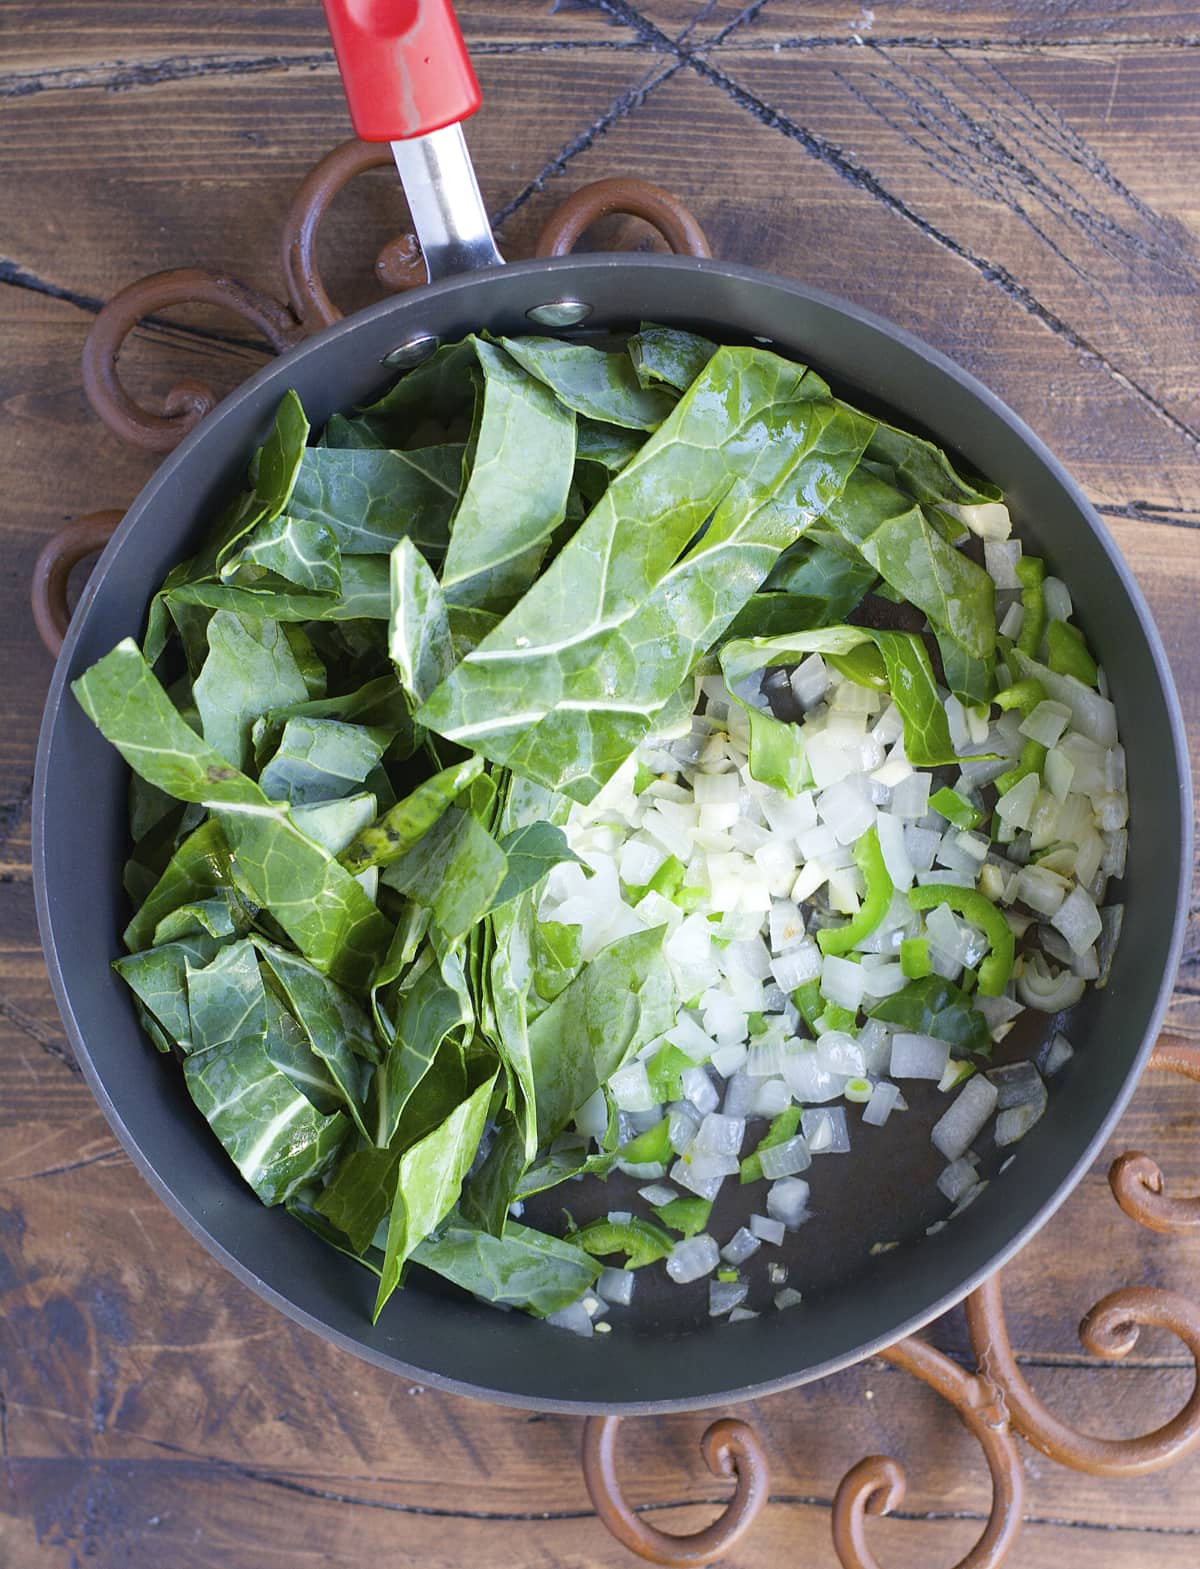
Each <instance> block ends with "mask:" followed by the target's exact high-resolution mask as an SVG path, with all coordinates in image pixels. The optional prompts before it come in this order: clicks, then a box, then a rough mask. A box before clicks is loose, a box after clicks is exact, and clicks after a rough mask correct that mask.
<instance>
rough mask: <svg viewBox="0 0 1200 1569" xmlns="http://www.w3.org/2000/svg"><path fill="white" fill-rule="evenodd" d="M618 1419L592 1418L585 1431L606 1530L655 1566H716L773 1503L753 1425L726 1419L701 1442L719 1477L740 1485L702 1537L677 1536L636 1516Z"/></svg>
mask: <svg viewBox="0 0 1200 1569" xmlns="http://www.w3.org/2000/svg"><path fill="white" fill-rule="evenodd" d="M621 1420H622V1419H621V1418H620V1417H617V1416H592V1417H588V1419H587V1420H586V1422H585V1423H584V1425H583V1479H584V1481H585V1483H586V1484H587V1490H588V1492H589V1494H590V1495H591V1499H592V1502H593V1504H595V1506H596V1513H597V1514H598V1515H599V1517H600V1519H601V1521H602V1522H603V1524H604V1526H605V1528H606V1529H607V1530H608V1531H610V1532H611V1533H612V1535H613V1536H615V1537H616V1539H617V1541H618V1542H621V1543H622V1544H623V1545H624V1546H625V1547H628V1548H629V1550H630V1551H631V1552H634V1553H637V1554H638V1555H639V1557H641V1558H647V1559H649V1561H650V1562H651V1563H653V1564H669V1565H690V1564H710V1563H712V1562H713V1560H714V1559H716V1558H720V1557H721V1556H722V1555H723V1554H725V1553H727V1552H729V1550H730V1549H731V1548H732V1547H733V1546H734V1545H735V1544H736V1543H737V1542H738V1541H739V1540H740V1539H741V1538H742V1537H743V1536H744V1535H745V1534H746V1532H747V1531H748V1530H749V1529H750V1527H751V1526H752V1525H753V1524H754V1521H755V1520H756V1519H757V1517H758V1514H759V1511H760V1510H761V1509H762V1507H763V1505H764V1504H765V1503H766V1501H767V1493H768V1488H769V1471H768V1468H767V1457H766V1453H765V1451H764V1449H763V1446H762V1443H761V1441H760V1439H759V1437H758V1434H757V1433H756V1432H755V1431H754V1429H753V1428H752V1427H751V1426H750V1425H749V1423H747V1422H739V1421H736V1420H735V1419H733V1418H730V1417H725V1418H723V1419H722V1420H721V1421H719V1422H714V1423H713V1424H712V1426H711V1427H709V1428H708V1429H707V1430H706V1432H705V1434H704V1437H703V1438H702V1439H701V1440H700V1451H701V1453H702V1454H703V1456H704V1460H705V1463H706V1465H707V1466H708V1469H709V1470H710V1471H711V1472H712V1474H713V1475H714V1476H719V1477H729V1476H732V1477H734V1478H735V1479H736V1483H737V1485H736V1487H735V1488H734V1493H733V1497H732V1498H731V1499H730V1500H729V1502H728V1503H727V1504H726V1506H725V1508H724V1509H723V1510H722V1511H721V1513H720V1514H719V1515H718V1516H717V1518H716V1519H715V1520H714V1521H712V1522H711V1524H709V1525H706V1526H705V1527H704V1529H703V1530H702V1531H695V1532H693V1533H691V1534H690V1535H687V1536H683V1535H677V1534H676V1533H674V1532H672V1531H660V1530H659V1529H658V1528H657V1526H653V1525H651V1524H650V1523H649V1522H648V1521H646V1520H644V1519H642V1518H641V1517H640V1516H639V1515H637V1514H635V1513H634V1511H633V1509H632V1508H631V1507H630V1505H629V1504H628V1503H627V1502H626V1500H625V1495H624V1493H623V1492H622V1491H621V1484H620V1482H619V1481H618V1480H617V1466H616V1447H617V1433H618V1431H619V1429H620V1426H621Z"/></svg>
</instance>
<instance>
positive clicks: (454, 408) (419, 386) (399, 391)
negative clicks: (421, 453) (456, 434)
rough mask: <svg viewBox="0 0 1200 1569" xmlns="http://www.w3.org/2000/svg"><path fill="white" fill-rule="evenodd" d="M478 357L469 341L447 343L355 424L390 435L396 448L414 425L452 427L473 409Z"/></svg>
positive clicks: (362, 411) (399, 382) (385, 394)
mask: <svg viewBox="0 0 1200 1569" xmlns="http://www.w3.org/2000/svg"><path fill="white" fill-rule="evenodd" d="M474 367H475V355H474V350H473V346H472V340H471V339H470V338H464V339H462V340H461V341H460V342H458V343H444V344H442V345H441V346H440V347H439V348H438V349H437V350H436V352H435V353H433V354H431V355H430V357H429V358H428V359H427V360H424V361H423V362H422V363H421V364H420V365H418V366H416V367H415V368H414V369H413V370H410V371H408V372H407V373H406V374H405V375H403V376H402V377H401V378H400V380H399V381H398V382H397V383H396V385H395V386H394V387H392V388H391V389H390V390H389V391H388V392H385V393H384V395H383V397H381V398H379V399H378V400H377V401H376V402H374V403H371V404H369V405H368V406H367V407H366V408H364V409H363V410H361V412H360V414H359V416H358V419H357V420H356V422H355V423H365V424H367V425H369V426H370V427H371V428H372V429H374V430H378V431H381V432H383V433H385V434H387V435H389V438H390V442H391V443H392V444H394V445H396V446H399V445H401V444H402V443H403V439H404V437H405V435H406V434H407V433H408V432H409V431H410V430H411V429H412V427H413V426H414V425H417V424H418V423H420V421H422V420H425V419H434V420H437V421H439V422H440V423H441V424H443V425H449V424H450V423H451V422H452V421H454V420H455V419H457V418H459V417H461V416H462V415H463V414H464V413H465V412H466V411H468V410H469V409H470V407H471V403H472V400H473V396H474V387H473V385H472V382H471V372H472V370H473V369H474Z"/></svg>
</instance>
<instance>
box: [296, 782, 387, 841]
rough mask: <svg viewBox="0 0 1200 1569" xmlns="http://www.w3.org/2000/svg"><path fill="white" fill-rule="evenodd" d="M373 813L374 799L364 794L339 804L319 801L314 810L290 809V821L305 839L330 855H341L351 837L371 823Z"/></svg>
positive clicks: (364, 792)
mask: <svg viewBox="0 0 1200 1569" xmlns="http://www.w3.org/2000/svg"><path fill="white" fill-rule="evenodd" d="M377 810H378V804H377V802H376V800H375V797H374V795H373V794H372V793H371V792H370V791H369V790H365V791H363V792H362V793H361V794H359V795H348V796H346V797H345V798H344V799H343V800H341V801H321V802H318V804H317V805H316V806H294V807H292V810H291V819H292V822H293V823H295V825H296V827H297V828H298V829H299V830H300V832H301V833H302V834H303V835H304V837H305V838H306V839H311V840H312V841H313V843H314V844H319V845H320V846H321V847H322V849H325V850H328V851H329V853H330V855H341V853H342V851H343V850H344V849H345V848H346V846H347V845H348V844H349V843H350V842H351V841H352V840H353V838H354V836H355V835H356V834H359V833H361V832H362V830H363V829H364V828H365V827H366V826H367V824H368V823H370V822H373V821H374V819H375V814H376V811H377Z"/></svg>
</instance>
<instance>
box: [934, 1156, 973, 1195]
mask: <svg viewBox="0 0 1200 1569" xmlns="http://www.w3.org/2000/svg"><path fill="white" fill-rule="evenodd" d="M977 1180H978V1178H977V1177H976V1174H975V1164H974V1162H973V1161H972V1160H968V1159H967V1158H966V1157H965V1156H960V1157H959V1158H958V1159H956V1160H952V1161H951V1162H950V1164H949V1165H948V1166H945V1167H943V1169H942V1174H941V1176H940V1177H939V1178H938V1180H937V1185H938V1191H939V1192H941V1193H943V1194H944V1195H945V1197H946V1198H947V1199H949V1201H950V1203H951V1204H955V1203H957V1202H958V1200H959V1199H960V1198H961V1197H962V1196H963V1194H964V1193H965V1192H966V1191H967V1189H968V1188H969V1187H971V1186H972V1185H973V1184H974V1183H975V1182H976V1181H977Z"/></svg>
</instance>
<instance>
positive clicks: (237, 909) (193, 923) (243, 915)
mask: <svg viewBox="0 0 1200 1569" xmlns="http://www.w3.org/2000/svg"><path fill="white" fill-rule="evenodd" d="M250 926H251V919H250V913H249V911H248V910H247V909H246V907H245V905H244V904H242V902H241V900H240V899H239V898H238V897H237V895H236V893H234V891H233V889H232V888H225V889H222V890H221V895H220V896H219V897H218V898H214V899H198V900H196V901H194V902H193V903H192V904H181V905H180V906H179V908H178V909H177V910H172V911H171V913H170V915H164V916H163V918H162V920H161V921H159V923H158V925H157V926H156V927H155V928H154V944H155V946H156V947H157V946H159V945H160V944H161V943H166V942H177V941H178V940H179V939H180V938H181V937H217V938H220V939H221V940H222V941H224V940H225V939H226V938H228V937H243V936H245V934H246V932H247V931H249V929H250Z"/></svg>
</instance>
